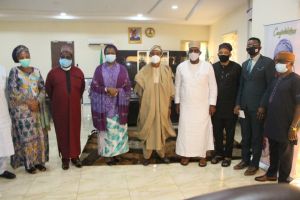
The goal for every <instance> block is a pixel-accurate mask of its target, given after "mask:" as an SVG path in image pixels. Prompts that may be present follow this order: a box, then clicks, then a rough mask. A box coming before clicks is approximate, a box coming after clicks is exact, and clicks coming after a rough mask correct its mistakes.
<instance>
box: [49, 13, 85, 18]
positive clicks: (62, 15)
mask: <svg viewBox="0 0 300 200" xmlns="http://www.w3.org/2000/svg"><path fill="white" fill-rule="evenodd" d="M51 18H54V19H78V18H79V17H76V16H72V15H67V13H65V12H61V13H60V14H59V15H56V16H53V17H51Z"/></svg>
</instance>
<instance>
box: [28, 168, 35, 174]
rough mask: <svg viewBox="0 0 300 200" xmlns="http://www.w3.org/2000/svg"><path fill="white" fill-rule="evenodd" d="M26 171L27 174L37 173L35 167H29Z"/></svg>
mask: <svg viewBox="0 0 300 200" xmlns="http://www.w3.org/2000/svg"><path fill="white" fill-rule="evenodd" d="M26 171H27V172H28V173H29V174H36V173H37V171H36V168H34V167H31V168H30V169H26Z"/></svg>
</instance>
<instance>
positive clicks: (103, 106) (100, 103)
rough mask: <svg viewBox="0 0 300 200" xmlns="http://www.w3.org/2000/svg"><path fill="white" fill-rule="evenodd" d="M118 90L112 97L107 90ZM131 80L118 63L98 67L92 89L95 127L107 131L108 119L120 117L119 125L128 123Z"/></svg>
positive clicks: (125, 70)
mask: <svg viewBox="0 0 300 200" xmlns="http://www.w3.org/2000/svg"><path fill="white" fill-rule="evenodd" d="M109 87H112V88H117V89H118V91H119V93H118V95H117V96H116V97H111V96H109V95H108V94H106V92H105V88H109ZM130 89H131V87H130V80H129V76H128V72H127V69H126V68H125V67H124V66H123V65H120V64H118V63H116V64H114V65H113V66H112V67H110V66H108V64H107V63H103V64H102V65H100V66H98V67H97V69H96V71H95V74H94V77H93V81H92V83H91V88H90V98H91V109H92V116H93V124H94V127H95V128H97V129H98V130H100V131H105V130H106V118H107V117H108V118H113V117H114V116H116V115H118V116H119V123H120V124H126V123H127V115H128V107H129V100H130Z"/></svg>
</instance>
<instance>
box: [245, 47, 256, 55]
mask: <svg viewBox="0 0 300 200" xmlns="http://www.w3.org/2000/svg"><path fill="white" fill-rule="evenodd" d="M246 50H247V52H248V54H249V55H250V56H254V55H255V54H256V53H258V51H259V50H258V48H257V47H248V48H247V49H246Z"/></svg>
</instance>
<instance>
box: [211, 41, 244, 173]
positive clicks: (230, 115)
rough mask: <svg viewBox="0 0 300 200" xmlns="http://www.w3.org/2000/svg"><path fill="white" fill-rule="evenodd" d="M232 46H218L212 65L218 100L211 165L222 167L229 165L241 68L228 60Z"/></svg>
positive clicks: (214, 120)
mask: <svg viewBox="0 0 300 200" xmlns="http://www.w3.org/2000/svg"><path fill="white" fill-rule="evenodd" d="M231 51H232V46H231V45H230V44H229V43H222V44H220V45H219V53H218V56H219V59H220V61H219V62H216V63H215V64H213V67H214V71H215V76H216V81H217V85H218V99H217V105H216V113H215V114H214V115H213V117H212V123H213V131H214V138H215V151H216V155H215V156H214V157H213V159H212V160H211V163H212V164H217V163H218V162H219V161H221V160H223V161H222V166H223V167H228V166H229V165H230V164H231V157H232V149H233V141H234V133H235V125H236V120H237V115H235V114H234V112H233V110H234V106H235V100H236V96H237V91H238V87H239V82H240V75H241V69H242V68H241V66H240V65H239V64H238V63H236V62H234V61H231V60H229V58H230V56H231ZM224 129H225V131H226V144H225V147H224V145H223V139H224V138H223V136H224V132H223V131H224Z"/></svg>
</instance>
